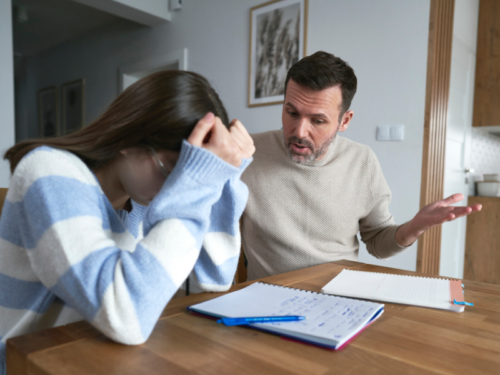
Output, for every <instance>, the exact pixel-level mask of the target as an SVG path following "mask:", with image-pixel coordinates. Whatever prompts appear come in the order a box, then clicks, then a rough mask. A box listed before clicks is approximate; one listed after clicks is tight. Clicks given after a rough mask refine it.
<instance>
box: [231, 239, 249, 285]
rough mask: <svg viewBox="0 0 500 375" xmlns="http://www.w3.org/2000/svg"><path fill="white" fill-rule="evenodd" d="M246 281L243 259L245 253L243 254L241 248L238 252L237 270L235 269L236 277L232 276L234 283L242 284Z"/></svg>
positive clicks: (245, 267)
mask: <svg viewBox="0 0 500 375" xmlns="http://www.w3.org/2000/svg"><path fill="white" fill-rule="evenodd" d="M245 281H247V265H246V259H245V253H244V252H243V246H242V247H241V251H240V259H239V261H238V268H237V269H236V275H234V283H235V284H239V283H244V282H245Z"/></svg>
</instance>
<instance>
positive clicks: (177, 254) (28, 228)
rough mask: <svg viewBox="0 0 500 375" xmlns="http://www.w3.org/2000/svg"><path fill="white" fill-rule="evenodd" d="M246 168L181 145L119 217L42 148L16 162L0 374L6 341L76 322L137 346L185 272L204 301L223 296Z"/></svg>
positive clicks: (62, 154) (87, 177) (8, 208)
mask: <svg viewBox="0 0 500 375" xmlns="http://www.w3.org/2000/svg"><path fill="white" fill-rule="evenodd" d="M249 163H250V160H243V164H242V166H241V167H240V168H235V167H233V166H231V165H229V164H228V163H226V162H224V161H223V160H222V159H220V158H218V157H217V156H215V155H214V154H212V153H211V152H209V151H207V150H203V149H201V148H198V147H194V146H192V145H190V144H189V143H187V142H184V144H183V145H182V150H181V153H180V157H179V160H178V162H177V164H176V166H175V168H174V170H173V171H172V174H171V175H170V176H169V177H168V179H167V181H166V182H165V184H164V186H163V188H162V190H161V191H160V192H159V193H158V195H157V196H156V197H155V198H154V199H153V201H152V202H151V203H150V205H149V206H148V207H143V206H140V205H138V204H135V203H133V209H132V211H130V212H126V211H123V210H115V209H113V207H112V206H111V203H110V202H109V200H108V199H107V198H106V196H105V195H104V193H103V191H102V190H101V187H100V185H99V182H98V180H97V178H96V177H95V175H94V174H93V173H92V171H91V170H90V169H89V168H88V167H87V166H86V165H85V164H84V163H83V162H82V161H81V160H80V159H79V158H78V157H77V156H75V155H73V154H71V153H69V152H66V151H62V150H56V149H52V148H49V147H40V148H37V149H35V150H34V151H32V152H30V153H29V154H28V155H26V156H25V157H24V158H23V159H22V160H21V162H20V163H19V164H18V166H17V168H16V170H15V172H14V174H13V176H12V178H11V183H10V188H9V191H8V195H7V199H6V202H5V204H4V208H3V212H2V217H1V220H0V339H1V343H0V374H3V373H4V372H5V342H6V340H7V339H8V338H9V337H13V336H17V335H21V334H24V333H28V332H31V331H35V330H38V329H44V328H48V327H54V326H58V325H63V324H68V323H70V322H74V321H77V320H81V319H86V320H88V321H89V322H90V323H92V324H93V325H94V326H95V327H96V328H98V329H99V330H100V331H101V332H103V333H104V334H105V335H106V336H108V337H110V338H111V339H113V340H115V341H118V342H120V343H124V344H131V345H133V344H140V343H143V342H144V341H145V340H146V339H147V338H148V336H149V335H150V333H151V331H152V329H153V327H154V325H155V323H156V321H157V319H158V317H159V316H160V314H161V312H162V310H163V308H164V307H165V305H166V304H167V302H168V301H169V300H170V299H171V297H172V296H173V294H174V293H175V292H176V291H177V290H178V288H179V286H180V285H181V284H182V282H183V281H184V280H185V279H186V277H187V276H188V275H189V274H190V272H191V271H192V270H193V268H194V273H195V274H196V277H197V279H198V282H199V284H200V286H201V287H202V288H203V289H204V290H206V291H224V290H227V289H228V288H229V287H230V285H231V283H232V280H233V277H234V273H235V270H236V266H237V262H238V256H239V252H240V234H239V218H240V216H241V214H242V212H243V209H244V207H245V204H246V201H247V197H248V189H247V187H246V185H245V184H244V183H243V182H241V180H240V176H241V173H242V172H243V170H244V169H245V168H246V166H247V165H248V164H249Z"/></svg>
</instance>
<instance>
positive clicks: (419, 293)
mask: <svg viewBox="0 0 500 375" xmlns="http://www.w3.org/2000/svg"><path fill="white" fill-rule="evenodd" d="M321 291H322V292H323V293H328V294H335V295H337V296H346V297H354V298H363V299H370V300H375V301H384V302H392V303H401V304H405V305H414V306H422V307H431V308H435V309H442V310H449V311H455V312H463V311H464V306H459V305H455V304H454V303H453V300H454V299H456V300H457V301H458V302H463V300H464V297H463V292H462V283H461V281H460V280H445V279H433V278H430V277H419V276H405V275H391V274H385V273H376V272H364V271H353V270H347V269H344V270H342V272H341V273H339V274H338V275H337V276H336V277H335V278H334V279H333V280H332V281H330V282H329V283H328V284H326V285H325V286H324V287H323V289H321Z"/></svg>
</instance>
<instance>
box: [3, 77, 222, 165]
mask: <svg viewBox="0 0 500 375" xmlns="http://www.w3.org/2000/svg"><path fill="white" fill-rule="evenodd" d="M207 112H212V113H214V114H215V115H216V116H219V117H220V118H221V120H222V122H223V123H224V124H226V126H227V125H228V122H229V121H228V117H227V113H226V110H225V109H224V106H223V104H222V102H221V101H220V99H219V96H218V95H217V93H216V92H215V90H214V89H213V88H212V87H211V86H210V84H209V83H208V81H207V80H206V79H205V78H203V77H202V76H200V75H199V74H196V73H192V72H185V71H163V72H158V73H154V74H151V75H149V76H147V77H145V78H143V79H141V80H139V81H137V82H136V83H134V84H133V85H131V86H130V87H128V88H127V89H126V90H125V91H123V92H122V93H121V94H120V95H119V96H118V97H117V98H116V99H115V100H114V101H113V103H111V105H110V106H109V108H108V109H107V110H106V111H105V112H104V113H103V114H102V116H101V117H99V118H98V119H97V120H95V121H94V122H92V123H91V124H90V125H88V126H87V127H85V128H83V129H81V130H79V131H77V132H75V133H71V134H68V135H64V136H61V137H56V138H45V139H35V140H29V141H25V142H21V143H19V144H17V145H15V146H13V147H11V148H10V149H8V150H7V152H6V153H5V155H4V159H7V160H9V162H10V171H11V173H14V170H15V169H16V166H17V164H18V163H19V162H20V160H21V159H22V158H23V156H25V155H26V154H27V153H28V152H30V151H31V150H33V149H35V148H37V147H40V146H49V147H54V148H58V149H63V150H67V151H70V152H72V153H73V154H75V155H77V156H78V157H80V159H82V160H83V161H84V162H85V164H87V166H88V167H89V168H90V169H92V170H94V171H95V170H98V169H100V168H102V167H104V166H105V165H106V164H108V163H109V162H111V161H112V160H114V159H115V158H116V156H117V155H118V153H119V151H120V150H123V149H127V148H131V147H146V146H152V147H154V148H156V149H167V150H173V151H179V150H180V148H181V145H182V140H183V139H186V138H187V137H188V136H189V134H190V133H191V131H192V130H193V128H194V126H195V125H196V123H197V122H198V121H199V120H200V119H201V118H202V117H203V116H204V115H205V114H206V113H207Z"/></svg>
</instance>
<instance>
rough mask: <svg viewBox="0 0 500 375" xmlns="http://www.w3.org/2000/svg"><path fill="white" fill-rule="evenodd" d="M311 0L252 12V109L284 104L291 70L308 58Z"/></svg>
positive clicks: (281, 1)
mask: <svg viewBox="0 0 500 375" xmlns="http://www.w3.org/2000/svg"><path fill="white" fill-rule="evenodd" d="M307 9H308V0H273V1H270V2H267V3H264V4H261V5H258V6H255V7H253V8H251V9H250V43H249V44H250V51H249V64H248V66H249V72H248V106H249V107H257V106H263V105H272V104H281V103H283V101H284V89H285V87H284V84H285V79H286V74H287V72H288V69H290V67H291V66H292V65H293V64H295V63H296V62H297V61H299V60H300V59H302V58H303V57H304V56H305V55H306V40H307Z"/></svg>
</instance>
